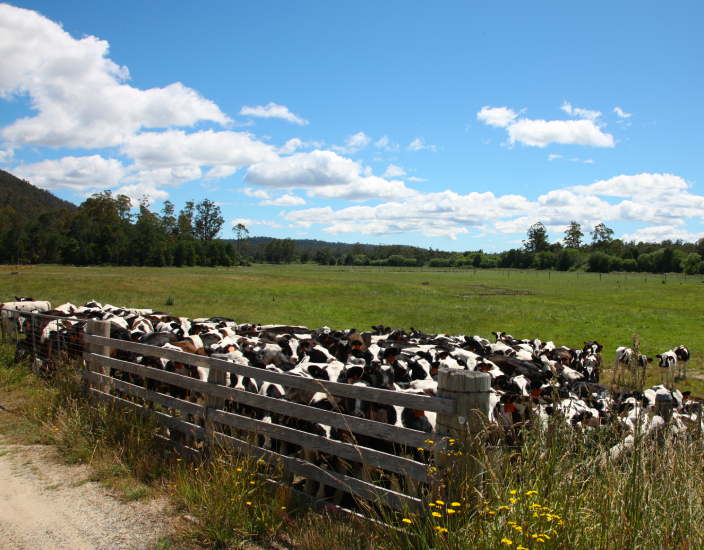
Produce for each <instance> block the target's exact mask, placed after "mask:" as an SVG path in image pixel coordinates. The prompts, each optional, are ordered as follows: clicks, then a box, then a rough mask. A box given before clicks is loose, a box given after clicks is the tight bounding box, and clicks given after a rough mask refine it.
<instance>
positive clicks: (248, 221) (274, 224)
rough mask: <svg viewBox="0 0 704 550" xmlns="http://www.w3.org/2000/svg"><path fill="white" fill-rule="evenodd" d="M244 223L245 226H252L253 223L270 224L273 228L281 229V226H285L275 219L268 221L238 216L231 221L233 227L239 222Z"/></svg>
mask: <svg viewBox="0 0 704 550" xmlns="http://www.w3.org/2000/svg"><path fill="white" fill-rule="evenodd" d="M240 223H241V224H242V225H244V226H245V227H251V226H252V225H268V226H269V227H270V228H271V229H279V228H280V227H283V226H282V225H281V224H279V223H277V222H275V221H273V220H272V221H266V220H255V219H253V218H237V219H234V220H232V221H231V222H230V225H231V226H232V227H235V226H236V225H237V224H240Z"/></svg>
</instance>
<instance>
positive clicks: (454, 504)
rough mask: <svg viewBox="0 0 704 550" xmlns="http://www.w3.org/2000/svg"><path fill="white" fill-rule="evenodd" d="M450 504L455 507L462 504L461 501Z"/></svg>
mask: <svg viewBox="0 0 704 550" xmlns="http://www.w3.org/2000/svg"><path fill="white" fill-rule="evenodd" d="M450 506H454V507H455V508H457V507H458V506H462V505H461V504H460V503H459V502H453V503H452V504H450Z"/></svg>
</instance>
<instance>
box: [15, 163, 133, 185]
mask: <svg viewBox="0 0 704 550" xmlns="http://www.w3.org/2000/svg"><path fill="white" fill-rule="evenodd" d="M13 173H14V174H15V175H16V176H17V177H20V178H23V179H26V180H27V181H29V182H31V183H32V184H34V185H35V186H37V187H40V188H42V189H71V190H73V191H85V190H87V189H96V188H97V189H107V188H110V187H114V186H115V185H117V184H118V183H119V182H120V180H121V179H122V177H123V175H124V174H125V168H124V166H123V165H122V163H121V162H120V161H119V160H115V159H106V158H103V157H101V156H100V155H93V156H90V157H64V158H62V159H59V160H44V161H42V162H37V163H35V164H23V165H20V166H17V167H16V168H14V169H13Z"/></svg>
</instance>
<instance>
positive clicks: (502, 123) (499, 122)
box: [477, 106, 518, 128]
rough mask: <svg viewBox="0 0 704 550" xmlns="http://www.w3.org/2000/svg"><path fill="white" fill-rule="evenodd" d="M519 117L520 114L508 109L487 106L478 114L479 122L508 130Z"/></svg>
mask: <svg viewBox="0 0 704 550" xmlns="http://www.w3.org/2000/svg"><path fill="white" fill-rule="evenodd" d="M517 116H518V113H516V112H514V111H513V109H509V108H508V107H489V106H486V107H482V110H481V111H479V112H478V113H477V120H479V121H481V122H483V123H484V124H488V125H489V126H494V127H496V128H506V127H507V126H508V125H509V124H511V123H512V122H513V121H514V120H515V119H516V117H517Z"/></svg>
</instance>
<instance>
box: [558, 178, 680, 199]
mask: <svg viewBox="0 0 704 550" xmlns="http://www.w3.org/2000/svg"><path fill="white" fill-rule="evenodd" d="M688 188H689V185H688V184H687V182H686V181H685V180H684V179H682V178H681V177H679V176H674V175H672V174H648V173H644V174H638V175H635V176H626V175H621V176H616V177H613V178H610V179H608V180H601V181H597V182H596V183H592V184H591V185H577V186H574V187H570V188H568V189H569V190H571V191H574V192H575V193H582V194H585V195H604V196H608V197H630V198H632V199H633V200H634V201H636V202H651V201H655V200H657V201H661V200H667V199H668V198H672V197H675V196H677V195H679V194H680V193H682V192H683V191H685V190H686V189H688Z"/></svg>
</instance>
